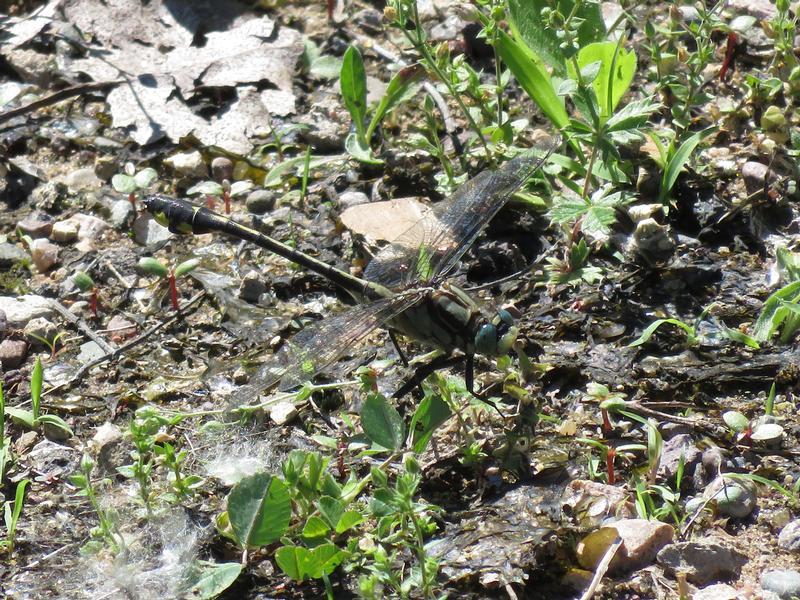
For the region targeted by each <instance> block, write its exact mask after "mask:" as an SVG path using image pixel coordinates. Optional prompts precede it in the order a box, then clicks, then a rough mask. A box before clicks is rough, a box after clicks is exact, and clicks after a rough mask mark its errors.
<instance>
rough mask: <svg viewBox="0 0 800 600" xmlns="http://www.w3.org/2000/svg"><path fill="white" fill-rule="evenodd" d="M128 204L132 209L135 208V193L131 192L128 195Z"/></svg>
mask: <svg viewBox="0 0 800 600" xmlns="http://www.w3.org/2000/svg"><path fill="white" fill-rule="evenodd" d="M128 202H130V203H131V206H133V208H134V209H135V208H136V192H131V193H130V194H128Z"/></svg>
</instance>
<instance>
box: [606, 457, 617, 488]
mask: <svg viewBox="0 0 800 600" xmlns="http://www.w3.org/2000/svg"><path fill="white" fill-rule="evenodd" d="M616 456H617V451H616V450H614V448H609V449H608V452H606V474H607V475H608V485H614V484H615V483H616V482H617V478H616V477H615V475H614V458H615V457H616Z"/></svg>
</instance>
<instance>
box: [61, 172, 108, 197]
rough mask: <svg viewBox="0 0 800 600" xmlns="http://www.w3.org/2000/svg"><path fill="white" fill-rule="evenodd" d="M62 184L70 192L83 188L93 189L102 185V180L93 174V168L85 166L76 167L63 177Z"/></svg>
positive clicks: (82, 189)
mask: <svg viewBox="0 0 800 600" xmlns="http://www.w3.org/2000/svg"><path fill="white" fill-rule="evenodd" d="M64 184H65V185H66V186H67V188H69V190H70V191H72V192H81V191H85V190H95V189H97V188H99V187H100V186H101V185H103V182H102V181H100V179H99V178H98V177H97V175H95V173H94V168H92V167H85V168H83V169H76V170H75V171H72V172H71V173H69V174H68V175H67V176H66V177H65V178H64Z"/></svg>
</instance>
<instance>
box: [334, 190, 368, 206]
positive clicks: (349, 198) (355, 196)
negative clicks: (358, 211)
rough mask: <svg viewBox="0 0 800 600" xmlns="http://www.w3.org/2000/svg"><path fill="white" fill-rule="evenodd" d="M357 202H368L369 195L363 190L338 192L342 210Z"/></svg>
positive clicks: (356, 204) (357, 203) (355, 204)
mask: <svg viewBox="0 0 800 600" xmlns="http://www.w3.org/2000/svg"><path fill="white" fill-rule="evenodd" d="M359 204H369V197H368V196H367V195H366V194H365V193H364V192H343V193H341V194H339V206H340V207H341V209H342V210H345V209H348V208H350V207H351V206H358V205H359Z"/></svg>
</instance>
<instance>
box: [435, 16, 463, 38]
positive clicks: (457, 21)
mask: <svg viewBox="0 0 800 600" xmlns="http://www.w3.org/2000/svg"><path fill="white" fill-rule="evenodd" d="M466 26H467V21H465V20H464V18H463V17H461V16H460V15H457V14H451V15H448V16H447V18H445V20H444V21H442V22H441V23H438V24H436V25H434V26H433V27H431V31H430V39H431V41H436V42H449V41H450V40H457V41H460V40H462V39H463V38H464V28H465V27H466Z"/></svg>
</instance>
